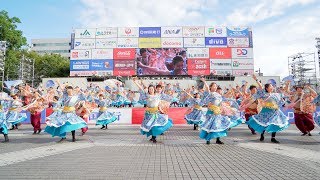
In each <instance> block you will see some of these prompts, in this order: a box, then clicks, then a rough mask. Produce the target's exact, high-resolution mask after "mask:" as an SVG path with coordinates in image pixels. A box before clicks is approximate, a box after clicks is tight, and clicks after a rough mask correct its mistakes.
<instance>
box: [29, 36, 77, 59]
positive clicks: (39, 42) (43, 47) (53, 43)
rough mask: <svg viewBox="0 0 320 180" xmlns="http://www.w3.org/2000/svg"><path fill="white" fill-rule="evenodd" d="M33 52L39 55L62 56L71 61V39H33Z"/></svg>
mask: <svg viewBox="0 0 320 180" xmlns="http://www.w3.org/2000/svg"><path fill="white" fill-rule="evenodd" d="M31 45H32V47H31V50H33V51H36V52H37V53H39V54H46V53H48V54H60V55H61V56H63V57H68V58H69V59H70V48H71V39H70V38H53V39H31Z"/></svg>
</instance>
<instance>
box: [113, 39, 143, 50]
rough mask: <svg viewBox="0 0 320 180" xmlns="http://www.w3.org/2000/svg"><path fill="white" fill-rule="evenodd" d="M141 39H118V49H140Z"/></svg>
mask: <svg viewBox="0 0 320 180" xmlns="http://www.w3.org/2000/svg"><path fill="white" fill-rule="evenodd" d="M138 40H139V38H118V45H117V46H118V48H138V47H139V41H138Z"/></svg>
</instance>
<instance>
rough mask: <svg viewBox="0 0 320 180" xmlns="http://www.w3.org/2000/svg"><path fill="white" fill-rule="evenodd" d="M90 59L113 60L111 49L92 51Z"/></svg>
mask: <svg viewBox="0 0 320 180" xmlns="http://www.w3.org/2000/svg"><path fill="white" fill-rule="evenodd" d="M92 59H113V49H92Z"/></svg>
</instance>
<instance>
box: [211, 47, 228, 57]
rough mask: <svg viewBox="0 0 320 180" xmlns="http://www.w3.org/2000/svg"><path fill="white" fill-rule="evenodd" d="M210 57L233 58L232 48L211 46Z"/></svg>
mask: <svg viewBox="0 0 320 180" xmlns="http://www.w3.org/2000/svg"><path fill="white" fill-rule="evenodd" d="M209 57H210V58H211V59H231V48H210V49H209Z"/></svg>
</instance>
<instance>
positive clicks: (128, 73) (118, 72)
mask: <svg viewBox="0 0 320 180" xmlns="http://www.w3.org/2000/svg"><path fill="white" fill-rule="evenodd" d="M113 75H114V76H133V75H136V70H135V69H131V70H114V71H113Z"/></svg>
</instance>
